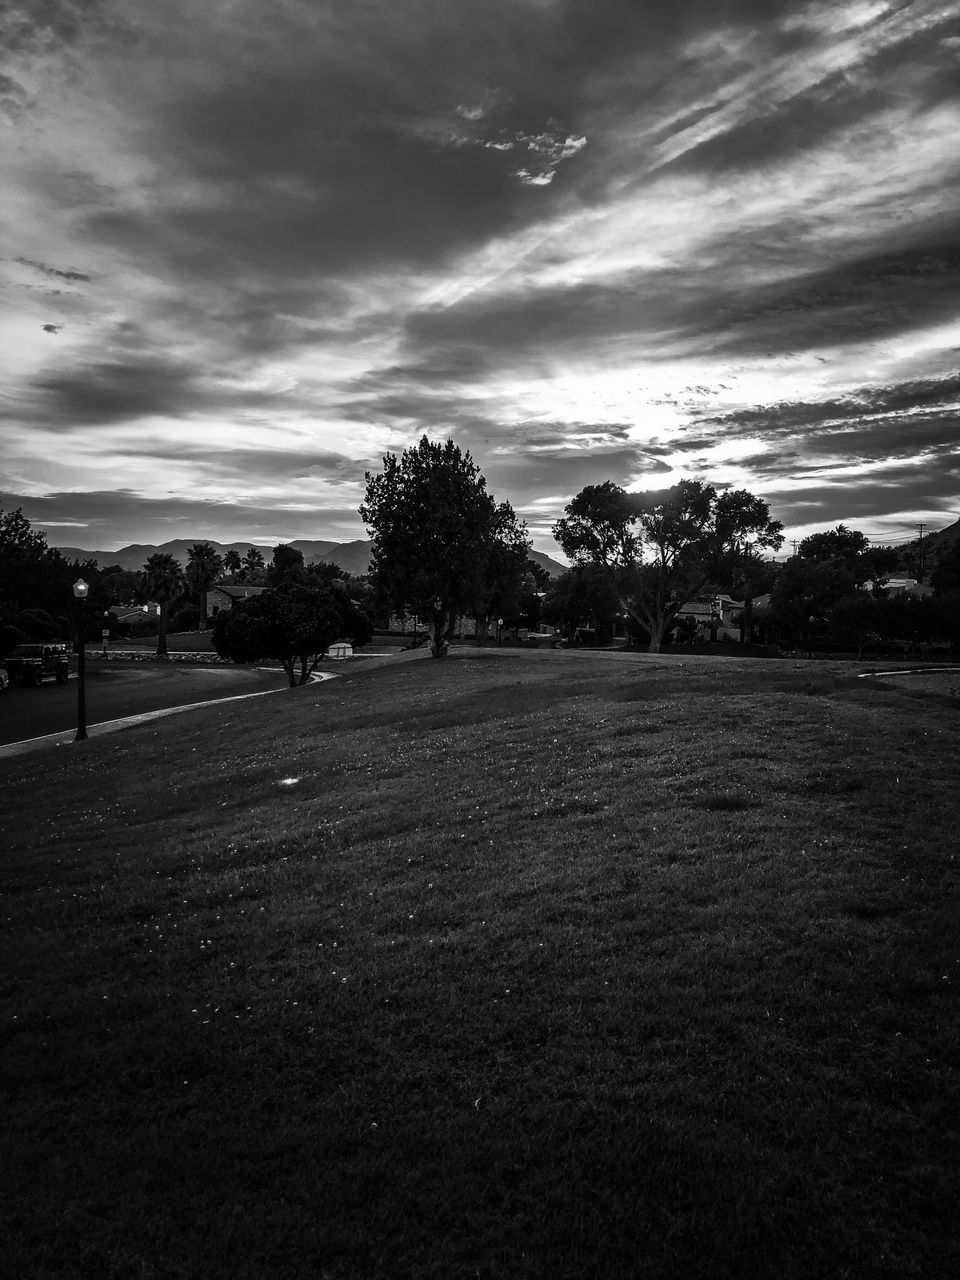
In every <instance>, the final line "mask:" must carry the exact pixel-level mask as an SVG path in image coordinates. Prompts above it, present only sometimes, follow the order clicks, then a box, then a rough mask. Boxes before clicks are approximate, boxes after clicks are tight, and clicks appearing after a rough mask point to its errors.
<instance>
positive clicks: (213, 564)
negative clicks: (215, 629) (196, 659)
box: [186, 542, 223, 631]
mask: <svg viewBox="0 0 960 1280" xmlns="http://www.w3.org/2000/svg"><path fill="white" fill-rule="evenodd" d="M221 573H223V558H222V557H221V555H220V553H219V552H218V551H217V549H216V548H215V547H212V546H211V545H210V543H209V542H195V543H194V544H193V546H192V547H187V573H186V578H187V584H188V585H189V587H190V590H191V591H194V592H196V594H197V595H198V596H199V597H200V601H199V603H200V630H201V631H206V629H207V592H208V591H209V590H210V588H211V587H212V586H213V584H214V583H215V582H216V581H217V580H218V578H219V577H220V575H221Z"/></svg>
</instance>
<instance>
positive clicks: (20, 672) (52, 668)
mask: <svg viewBox="0 0 960 1280" xmlns="http://www.w3.org/2000/svg"><path fill="white" fill-rule="evenodd" d="M4 666H5V667H6V668H7V674H8V675H9V677H10V683H11V684H13V683H14V682H16V683H17V684H23V685H38V684H42V683H43V679H44V677H45V676H53V677H54V678H55V679H56V681H57V684H65V683H66V680H67V676H68V675H69V673H70V656H69V654H68V653H67V646H66V645H65V644H18V645H17V646H16V648H15V649H14V650H13V652H12V653H10V654H8V655H7V657H6V658H5V659H4Z"/></svg>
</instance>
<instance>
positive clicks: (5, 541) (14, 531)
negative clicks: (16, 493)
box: [0, 507, 75, 622]
mask: <svg viewBox="0 0 960 1280" xmlns="http://www.w3.org/2000/svg"><path fill="white" fill-rule="evenodd" d="M70 570H71V565H69V564H68V563H67V561H66V560H64V558H63V556H62V555H61V554H60V552H59V551H57V550H56V549H55V548H53V547H49V546H48V545H47V539H46V535H45V534H43V533H41V532H40V531H39V530H37V529H34V528H33V525H32V524H31V523H30V521H29V520H28V519H27V517H26V516H25V515H24V514H23V510H22V508H20V507H17V509H16V510H15V511H2V510H0V617H2V618H3V619H7V620H9V621H11V622H14V621H15V619H16V615H17V613H18V612H20V611H21V610H37V609H39V610H43V611H44V612H45V613H49V614H51V615H56V614H60V613H62V612H63V611H64V610H69V609H70V608H71V607H72V605H73V596H72V594H71V590H70V588H71V584H72V582H73V581H75V578H71V577H70Z"/></svg>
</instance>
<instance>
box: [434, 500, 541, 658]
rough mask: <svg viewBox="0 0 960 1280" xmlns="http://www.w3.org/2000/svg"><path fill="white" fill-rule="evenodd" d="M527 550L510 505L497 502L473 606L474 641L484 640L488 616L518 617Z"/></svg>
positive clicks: (521, 608) (489, 617) (511, 618)
mask: <svg viewBox="0 0 960 1280" xmlns="http://www.w3.org/2000/svg"><path fill="white" fill-rule="evenodd" d="M529 550H530V543H529V541H528V539H527V534H526V530H525V529H524V527H523V525H521V524H519V523H518V521H517V519H516V517H515V516H514V514H513V508H512V507H511V506H510V504H509V503H507V502H503V503H500V504H499V506H498V507H497V510H496V518H495V534H494V539H493V542H492V544H491V546H490V549H489V552H488V554H487V558H486V564H485V567H484V572H483V576H482V578H481V581H480V587H479V591H478V594H477V599H476V602H475V603H474V606H473V613H474V618H475V621H476V626H477V643H478V644H483V643H484V641H485V640H486V637H487V633H488V631H489V629H490V623H491V620H492V619H494V618H504V619H505V620H506V621H507V622H508V623H510V624H511V625H513V624H515V623H516V622H517V620H518V619H519V616H520V614H521V612H522V610H523V603H522V596H523V589H524V585H525V582H526V580H527V577H528V575H527V552H528V551H529ZM451 622H452V619H451Z"/></svg>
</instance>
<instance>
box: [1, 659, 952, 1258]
mask: <svg viewBox="0 0 960 1280" xmlns="http://www.w3.org/2000/svg"><path fill="white" fill-rule="evenodd" d="M238 708H239V709H238ZM958 746H960V719H958V714H957V707H956V703H955V701H954V700H951V699H950V698H949V697H940V696H937V695H936V694H932V693H931V694H927V695H918V694H916V693H911V692H910V691H904V690H902V689H900V688H898V687H890V686H885V685H883V684H882V683H880V682H865V681H857V680H856V679H855V678H854V676H853V675H852V674H851V673H850V670H849V669H848V668H846V669H843V668H840V667H839V666H837V667H833V666H831V665H829V664H816V666H814V665H803V666H795V665H793V664H783V663H753V664H751V663H749V662H731V661H727V662H723V661H713V662H711V661H710V660H699V659H691V660H690V661H689V662H686V663H683V664H680V663H678V662H676V661H672V662H671V661H667V660H664V661H662V662H658V661H655V660H649V659H646V660H643V659H628V658H622V659H617V660H613V659H612V657H611V659H610V660H607V659H605V658H603V657H597V656H596V655H580V654H572V655H566V654H561V653H545V654H532V655H523V656H509V657H508V656H506V655H502V654H495V653H487V654H475V653H473V654H471V653H470V652H469V651H464V652H462V653H460V654H458V655H457V656H456V657H454V658H451V659H450V660H449V661H448V662H445V663H435V662H431V661H429V660H417V661H412V662H407V663H405V664H404V663H401V664H399V665H397V666H395V667H394V666H389V665H388V666H382V667H380V668H379V669H375V670H367V671H363V670H362V669H361V668H358V669H356V672H355V673H351V674H350V675H348V676H347V677H345V678H342V679H340V680H338V681H334V682H331V683H329V684H326V685H324V686H315V687H312V688H305V689H299V690H291V691H290V692H289V694H284V695H283V696H282V697H278V698H276V699H263V700H258V701H257V704H249V703H247V704H244V703H239V704H233V705H231V706H229V707H226V708H224V709H222V710H219V711H218V710H214V711H209V710H208V711H205V712H202V713H200V712H198V713H189V714H187V715H185V716H183V717H179V718H177V719H176V720H170V721H164V722H160V723H159V724H158V725H149V726H144V727H143V728H141V729H137V730H130V731H126V732H124V733H122V734H119V735H114V736H111V737H107V738H102V739H99V740H91V741H90V742H88V743H86V744H84V745H81V746H78V747H76V748H72V749H61V750H60V751H58V752H55V753H46V754H43V755H32V756H29V757H20V758H17V759H14V760H10V761H5V762H0V785H2V789H3V794H4V796H5V797H6V799H7V803H8V804H10V803H11V802H12V804H13V806H14V812H13V814H12V820H10V821H8V822H7V823H6V824H5V825H6V829H7V830H6V835H5V837H4V853H3V865H4V899H3V908H4V909H3V917H4V935H5V939H6V943H5V949H6V959H5V963H4V975H5V976H4V980H3V990H2V1011H0V1016H2V1019H3V1026H4V1028H5V1031H6V1033H7V1045H6V1049H5V1053H4V1084H5V1086H6V1089H7V1093H8V1097H9V1099H10V1101H9V1102H8V1103H7V1109H6V1125H5V1129H6V1135H7V1137H6V1143H5V1146H6V1150H5V1153H4V1156H3V1159H4V1167H5V1170H6V1173H7V1179H6V1181H7V1185H8V1187H9V1188H10V1192H9V1194H8V1200H7V1206H8V1214H7V1223H8V1226H7V1229H6V1240H5V1254H6V1259H5V1260H6V1265H7V1267H8V1269H9V1273H10V1274H11V1275H16V1276H30V1277H34V1276H36V1277H53V1276H58V1277H59V1276H66V1277H87V1276H96V1277H104V1278H106V1277H118V1278H119V1277H123V1278H126V1277H131V1278H132V1277H138V1278H140V1277H149V1278H154V1277H156V1278H158V1280H159V1278H160V1277H164V1278H166V1277H184V1278H186V1277H190V1278H192V1277H196V1276H204V1277H209V1278H215V1277H228V1276H229V1277H231V1278H232V1280H236V1278H239V1277H250V1278H251V1280H252V1278H253V1277H317V1278H319V1277H328V1278H331V1280H332V1278H343V1280H346V1278H350V1280H352V1278H354V1277H365V1278H366V1277H398V1278H399V1277H437V1278H440V1277H444V1278H445V1277H461V1276H462V1277H474V1276H480V1277H501V1276H503V1277H535V1276H536V1277H539V1276H551V1277H558V1276H562V1277H566V1276H569V1277H575V1276H576V1277H590V1276H597V1277H616V1276H625V1277H626V1276H630V1277H633V1276H644V1277H711V1278H712V1277H727V1276H728V1277H769V1276H778V1277H798V1278H799V1277H810V1276H830V1277H834V1276H836V1277H840V1276H849V1277H854V1276H856V1277H860V1276H862V1277H882V1276H887V1277H891V1280H892V1278H893V1277H898V1278H899V1277H917V1278H919V1277H924V1280H927V1278H929V1277H939V1276H944V1277H946V1276H948V1275H949V1276H952V1275H954V1274H957V1271H958V1268H960V1230H958V1227H957V1222H956V1192H957V1183H956V1169H957V1163H958V1156H960V1142H958V1132H957V1124H958V1113H957V1100H958V1091H957V1083H958V1078H960V1075H958V1065H960V1064H958V1054H957V1048H958V1032H957V1020H956V1013H957V1008H956V993H957V985H958V979H960V940H958V928H957V920H958V914H957V906H958V898H960V894H958V881H957V863H956V853H955V851H956V850H957V847H958V845H957V834H956V833H957V826H958V820H960V783H958V776H957V769H956V762H957V759H958Z"/></svg>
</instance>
